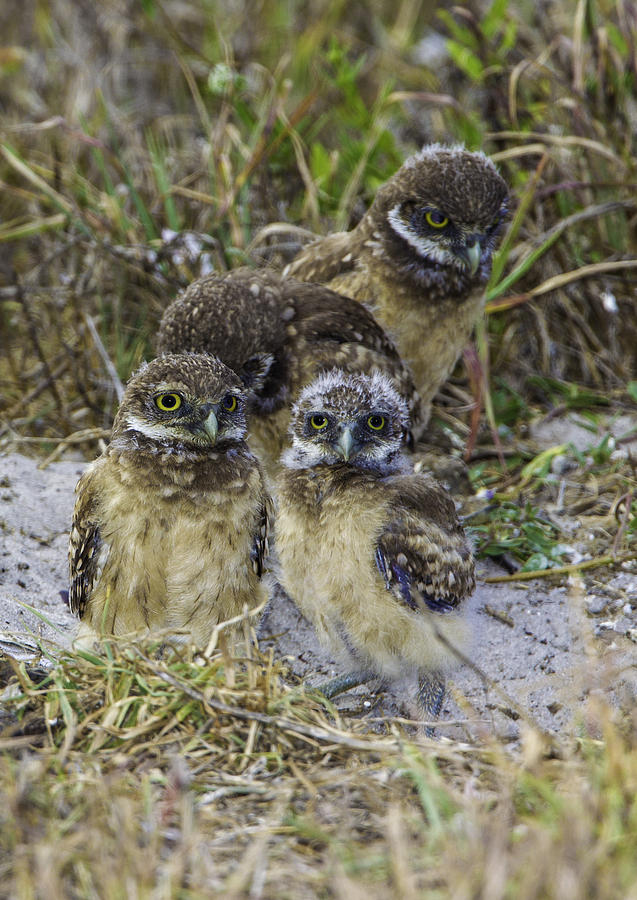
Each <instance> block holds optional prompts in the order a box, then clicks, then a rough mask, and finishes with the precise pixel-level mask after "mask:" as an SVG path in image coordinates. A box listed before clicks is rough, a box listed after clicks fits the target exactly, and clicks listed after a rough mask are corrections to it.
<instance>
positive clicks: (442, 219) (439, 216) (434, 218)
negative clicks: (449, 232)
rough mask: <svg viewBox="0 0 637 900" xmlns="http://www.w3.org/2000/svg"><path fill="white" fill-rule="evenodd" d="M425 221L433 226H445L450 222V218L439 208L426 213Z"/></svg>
mask: <svg viewBox="0 0 637 900" xmlns="http://www.w3.org/2000/svg"><path fill="white" fill-rule="evenodd" d="M425 221H426V223H427V225H431V227H432V228H444V227H445V225H448V224H449V219H448V218H447V216H445V215H444V214H443V213H441V212H440V210H439V209H430V210H429V212H428V213H425Z"/></svg>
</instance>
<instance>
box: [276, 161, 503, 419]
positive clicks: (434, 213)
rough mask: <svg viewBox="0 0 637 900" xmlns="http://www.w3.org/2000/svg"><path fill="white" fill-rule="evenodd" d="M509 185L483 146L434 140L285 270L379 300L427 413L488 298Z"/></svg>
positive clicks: (376, 308) (377, 307) (376, 310)
mask: <svg viewBox="0 0 637 900" xmlns="http://www.w3.org/2000/svg"><path fill="white" fill-rule="evenodd" d="M506 201H507V187H506V184H505V182H504V181H503V179H502V178H501V177H500V175H499V174H498V173H497V171H496V168H495V166H494V164H493V163H492V162H491V160H489V159H488V158H487V157H486V156H485V155H484V154H483V153H470V152H469V151H467V150H465V149H464V148H463V147H443V146H441V145H440V144H433V145H431V146H427V147H425V148H424V149H423V150H422V151H421V152H420V153H418V154H416V155H415V156H412V157H410V158H409V159H408V160H407V161H406V162H405V163H404V165H403V166H402V167H401V168H400V169H399V170H398V172H396V174H395V175H394V176H393V177H392V178H391V179H390V180H389V181H387V182H386V183H385V184H384V185H383V186H382V187H381V188H380V190H379V191H378V193H377V194H376V197H375V199H374V202H373V203H372V205H371V206H370V208H369V209H368V211H367V212H366V214H365V215H364V216H363V218H362V219H361V221H360V222H359V224H358V225H357V227H356V228H354V230H353V231H348V232H340V233H337V234H332V235H329V236H328V237H324V238H320V239H319V240H317V241H314V242H313V243H311V244H309V245H308V246H307V247H306V248H305V249H304V250H303V251H302V252H301V253H300V254H299V256H297V258H296V259H294V260H293V261H292V262H291V263H290V264H289V265H288V266H287V268H286V269H285V270H284V274H286V275H291V276H293V277H294V278H300V279H302V280H304V281H318V282H321V283H323V284H327V285H329V287H331V288H332V289H333V290H335V291H338V292H339V293H341V294H347V295H348V296H350V297H354V298H355V299H356V300H360V301H364V302H365V303H367V304H368V305H369V306H370V309H371V311H372V312H373V314H374V316H375V317H376V319H377V320H378V322H379V323H380V325H382V327H383V328H385V329H386V330H387V331H388V333H389V334H390V335H392V337H393V338H394V339H395V341H396V344H397V347H398V350H399V351H400V354H401V356H402V358H403V359H404V360H405V362H407V363H408V364H409V366H410V367H411V369H412V372H413V374H414V379H415V384H416V388H417V390H418V392H419V394H420V396H421V398H422V401H423V404H424V406H425V414H426V417H428V414H429V410H430V406H431V400H432V398H433V396H434V394H435V393H436V391H437V390H438V388H439V387H440V385H441V384H442V382H443V381H444V380H445V378H446V377H447V376H448V375H449V373H450V372H451V369H452V368H453V366H454V364H455V363H456V361H457V359H458V357H459V355H460V353H461V352H462V349H463V347H464V346H465V345H466V344H467V342H468V340H469V337H470V334H471V331H472V329H473V326H474V324H475V322H476V320H477V318H478V316H479V315H480V313H481V311H482V309H483V304H484V286H485V283H486V281H487V279H488V277H489V274H490V272H491V261H492V255H493V251H494V248H495V245H496V240H497V235H498V232H499V230H500V226H501V224H502V220H503V218H504V215H505V212H506Z"/></svg>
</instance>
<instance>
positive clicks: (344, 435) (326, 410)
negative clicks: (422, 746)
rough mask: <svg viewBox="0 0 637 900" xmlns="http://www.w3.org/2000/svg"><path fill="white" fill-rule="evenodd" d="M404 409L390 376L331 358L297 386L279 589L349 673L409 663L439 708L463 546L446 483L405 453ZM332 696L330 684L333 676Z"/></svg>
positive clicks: (371, 674)
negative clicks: (325, 368)
mask: <svg viewBox="0 0 637 900" xmlns="http://www.w3.org/2000/svg"><path fill="white" fill-rule="evenodd" d="M406 417H407V409H406V406H405V403H404V401H402V400H401V398H400V397H399V396H398V394H397V393H396V391H395V390H394V389H393V387H392V386H391V384H390V383H389V381H388V380H387V378H385V377H384V376H383V375H380V374H374V375H373V376H371V377H368V376H364V375H348V374H346V373H344V372H341V371H338V370H333V371H331V372H328V373H325V374H323V375H321V376H319V377H318V378H317V379H316V381H314V383H313V384H311V385H309V386H308V387H306V388H305V389H304V390H303V391H302V392H301V394H300V396H299V398H298V401H297V402H296V404H295V405H294V408H293V410H292V417H291V424H290V430H291V435H292V446H291V448H290V449H288V450H286V451H285V453H284V454H283V457H282V464H283V465H282V469H281V472H280V474H279V476H278V478H277V482H276V497H277V524H276V550H277V556H278V561H279V564H280V572H279V579H280V582H281V585H282V586H283V588H284V589H285V591H286V593H287V594H288V595H289V596H290V597H291V598H292V600H294V602H295V603H296V604H297V606H298V607H299V608H300V610H301V612H302V613H303V614H304V615H305V616H306V618H307V619H309V621H310V622H312V624H313V625H314V627H315V628H316V631H317V633H318V636H319V638H320V640H321V642H322V643H323V644H324V645H326V646H327V647H328V648H329V649H330V650H331V651H332V652H333V653H335V654H336V655H337V657H338V658H340V660H341V662H342V663H343V665H344V666H345V667H346V671H347V672H350V673H351V674H349V675H346V676H345V677H344V678H340V679H336V683H337V686H338V690H341V689H343V687H349V686H353V685H355V684H360V683H361V682H362V681H367V680H369V679H371V678H380V679H381V680H389V681H393V680H396V679H399V678H403V677H409V676H412V675H416V676H417V677H418V680H419V689H418V698H419V701H420V705H421V709H422V712H423V713H424V714H425V716H426V717H430V716H432V715H433V716H435V715H437V714H438V712H439V710H440V707H441V704H442V699H443V695H444V676H445V672H446V671H447V670H448V669H450V668H451V667H452V666H453V665H454V664H455V662H456V660H455V659H454V655H453V653H452V652H451V651H450V650H449V648H448V646H447V645H445V643H444V642H442V641H440V640H439V638H438V634H442V635H443V636H444V637H445V638H446V640H447V641H449V642H450V643H451V644H452V645H454V646H456V647H458V648H460V649H464V648H465V646H466V643H467V640H468V637H469V632H470V626H469V620H468V616H467V600H468V598H469V596H470V594H471V593H472V591H473V588H474V585H475V579H474V561H473V556H472V553H471V548H470V546H469V543H468V541H467V539H466V538H465V535H464V532H463V530H462V527H461V525H460V523H459V521H458V518H457V515H456V510H455V506H454V504H453V501H452V499H451V497H450V496H449V495H448V494H447V493H446V491H445V490H444V489H443V488H442V487H441V486H440V485H439V484H438V483H437V482H436V481H435V480H434V479H433V478H432V477H431V476H429V475H426V474H422V473H418V474H416V473H414V472H413V471H411V469H410V467H409V466H408V465H407V464H406V462H405V460H404V459H403V457H402V453H401V433H402V431H403V429H404V427H405V419H406ZM325 693H326V694H327V695H328V696H332V695H333V694H334V693H336V690H335V689H334V688H333V687H332V686H328V688H327V689H326V690H325Z"/></svg>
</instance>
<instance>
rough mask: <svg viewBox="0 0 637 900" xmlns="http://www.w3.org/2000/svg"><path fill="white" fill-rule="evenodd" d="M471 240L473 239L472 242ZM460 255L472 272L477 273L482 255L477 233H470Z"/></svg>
mask: <svg viewBox="0 0 637 900" xmlns="http://www.w3.org/2000/svg"><path fill="white" fill-rule="evenodd" d="M469 241H472V243H469ZM459 255H460V257H461V258H462V260H463V261H464V263H465V265H466V267H467V268H468V269H469V271H470V272H471V274H472V275H475V274H476V272H477V271H478V266H479V265H480V257H481V256H482V246H481V244H480V239H479V238H477V237H476V236H475V235H470V236H469V238H468V239H467V243H466V244H465V246H464V247H463V248H462V250H461V251H460V254H459Z"/></svg>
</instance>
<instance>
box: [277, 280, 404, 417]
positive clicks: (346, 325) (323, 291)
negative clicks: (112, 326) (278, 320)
mask: <svg viewBox="0 0 637 900" xmlns="http://www.w3.org/2000/svg"><path fill="white" fill-rule="evenodd" d="M284 290H285V293H286V296H288V297H289V299H290V305H291V306H292V307H293V308H294V311H295V312H294V316H293V317H292V318H291V319H290V321H289V323H288V326H287V331H288V335H287V341H286V345H287V349H288V366H289V380H290V394H291V395H292V396H295V395H296V394H297V393H298V391H299V390H301V389H302V388H303V387H304V386H305V385H307V384H309V383H310V382H312V381H313V380H314V379H315V378H316V377H317V375H319V374H320V373H321V372H324V371H327V370H329V369H332V368H339V369H343V370H344V371H345V372H349V373H363V374H366V375H371V374H372V373H373V372H382V373H383V374H384V375H386V376H387V377H388V378H389V379H390V381H391V382H392V383H393V385H394V387H395V388H396V390H397V391H398V392H399V393H400V394H401V396H402V397H404V398H405V400H406V402H407V405H408V407H409V413H410V419H411V423H412V428H414V430H415V431H417V432H418V431H419V425H420V424H421V421H422V410H421V402H420V397H419V395H418V393H417V391H416V388H415V386H414V381H413V378H412V375H411V372H410V370H409V368H408V367H407V366H406V365H405V364H404V363H403V361H402V359H401V358H400V355H399V353H398V351H397V349H396V346H395V344H394V343H393V341H392V340H391V338H390V337H389V336H388V335H387V334H386V333H385V331H384V330H383V329H382V328H381V326H380V325H379V324H378V322H377V321H376V319H375V318H374V317H373V315H372V314H371V313H370V312H369V310H368V309H367V308H366V307H365V306H363V305H362V304H361V303H358V302H357V301H355V300H352V299H351V298H349V297H344V296H342V295H341V294H338V293H336V292H335V291H332V290H330V289H329V288H327V287H324V286H322V285H318V284H305V283H302V282H297V281H293V280H289V281H288V282H287V284H286V286H285V289H284Z"/></svg>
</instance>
